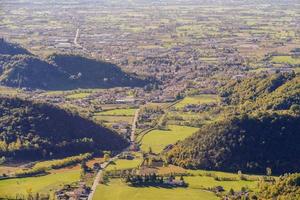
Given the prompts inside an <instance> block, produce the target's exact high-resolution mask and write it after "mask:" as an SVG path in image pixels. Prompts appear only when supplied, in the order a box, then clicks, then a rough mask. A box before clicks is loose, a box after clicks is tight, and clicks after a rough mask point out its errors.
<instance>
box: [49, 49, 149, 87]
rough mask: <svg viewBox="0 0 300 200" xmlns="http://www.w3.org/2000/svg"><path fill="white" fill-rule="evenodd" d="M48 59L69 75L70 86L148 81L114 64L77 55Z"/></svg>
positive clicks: (137, 83) (123, 84)
mask: <svg viewBox="0 0 300 200" xmlns="http://www.w3.org/2000/svg"><path fill="white" fill-rule="evenodd" d="M48 60H49V61H50V62H51V63H53V64H54V65H55V66H56V67H57V68H58V70H60V71H61V72H63V73H64V74H66V75H67V76H68V79H69V83H68V86H67V87H69V88H74V87H77V88H98V87H101V88H110V87H142V86H144V85H146V84H147V83H148V81H146V80H142V79H140V78H138V77H135V76H133V75H130V74H127V73H125V72H123V71H122V70H121V69H120V68H119V67H117V66H116V65H114V64H111V63H107V62H103V61H97V60H94V59H90V58H85V57H81V56H77V55H61V54H54V55H51V56H49V57H48Z"/></svg>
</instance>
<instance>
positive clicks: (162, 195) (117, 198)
mask: <svg viewBox="0 0 300 200" xmlns="http://www.w3.org/2000/svg"><path fill="white" fill-rule="evenodd" d="M98 199H101V200H124V199H130V200H157V199H159V200H170V199H172V200H182V199H189V200H218V198H217V197H216V196H215V195H214V194H213V193H212V192H208V191H204V190H199V189H196V188H195V189H194V188H190V187H189V188H171V189H168V188H159V187H140V188H138V187H130V186H128V185H126V184H125V183H123V182H122V181H121V180H120V179H112V180H110V182H109V183H108V184H106V185H103V184H101V185H99V186H98V188H97V190H96V193H95V196H94V200H98Z"/></svg>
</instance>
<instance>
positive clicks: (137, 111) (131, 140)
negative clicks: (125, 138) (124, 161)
mask: <svg viewBox="0 0 300 200" xmlns="http://www.w3.org/2000/svg"><path fill="white" fill-rule="evenodd" d="M139 111H140V109H137V110H136V111H135V115H134V118H133V121H132V126H131V134H130V143H131V144H134V140H135V131H136V122H137V120H138V117H139ZM128 150H129V149H128V148H126V149H124V150H123V151H122V152H121V153H123V152H125V151H128ZM121 153H119V154H118V155H116V156H115V157H113V158H111V159H109V161H107V162H105V163H102V164H101V170H99V171H98V173H97V175H96V177H95V180H94V183H93V186H92V187H91V193H90V194H89V197H88V200H93V197H94V194H95V192H96V189H97V186H98V185H99V181H100V179H101V175H102V173H103V170H104V169H105V168H106V167H107V166H108V165H109V163H110V162H113V161H115V160H117V159H118V156H119V155H120V154H121Z"/></svg>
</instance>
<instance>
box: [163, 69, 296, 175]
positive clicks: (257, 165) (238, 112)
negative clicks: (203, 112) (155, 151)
mask: <svg viewBox="0 0 300 200" xmlns="http://www.w3.org/2000/svg"><path fill="white" fill-rule="evenodd" d="M221 96H222V97H223V101H224V103H227V105H229V107H226V106H225V107H224V109H223V112H224V113H223V114H224V116H226V118H224V119H220V120H218V121H215V122H213V123H211V124H208V125H206V126H204V127H202V128H201V129H200V130H199V132H197V133H196V134H194V135H193V136H191V137H190V138H187V139H186V140H184V141H182V142H179V143H178V144H176V145H174V147H173V148H172V149H171V150H170V151H169V152H167V153H166V155H167V159H168V160H169V162H170V163H173V164H176V165H180V166H183V167H187V168H200V169H202V168H203V169H210V170H226V171H237V170H242V171H244V172H256V173H264V172H265V169H266V168H267V167H270V168H272V170H273V172H274V173H285V172H297V171H299V166H300V146H299V145H297V144H298V143H299V142H300V134H299V133H300V132H299V130H300V79H299V76H297V75H295V74H275V75H272V76H260V77H252V78H248V79H245V80H243V81H234V82H233V83H229V84H228V85H226V86H225V87H224V88H222V89H221Z"/></svg>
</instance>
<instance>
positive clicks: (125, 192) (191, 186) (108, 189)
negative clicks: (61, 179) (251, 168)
mask: <svg viewBox="0 0 300 200" xmlns="http://www.w3.org/2000/svg"><path fill="white" fill-rule="evenodd" d="M167 168H175V169H176V170H175V171H174V170H170V171H173V172H175V173H176V172H177V173H184V172H187V173H189V174H191V176H185V177H184V181H185V182H186V183H188V187H187V188H164V187H151V186H150V187H132V186H128V185H127V184H126V183H124V182H123V181H122V180H121V179H110V180H109V182H108V183H107V184H105V185H103V184H100V185H99V186H98V188H97V190H96V194H95V196H94V199H98V198H100V196H101V199H104V200H106V199H107V200H121V199H124V198H129V197H130V199H133V200H135V199H145V200H152V199H153V200H155V199H161V200H168V199H170V196H172V199H180V200H181V199H195V200H204V199H205V200H207V199H208V200H210V199H211V200H217V199H219V198H218V197H217V196H216V195H215V194H214V193H212V192H210V191H208V189H209V188H215V187H217V186H222V187H223V188H224V190H225V192H228V191H229V190H231V189H233V190H234V191H240V190H241V189H242V188H247V189H249V190H251V191H256V190H257V186H258V182H259V179H260V176H255V175H244V176H246V177H247V179H246V180H241V179H240V177H239V175H238V174H234V173H226V172H217V171H205V170H184V169H182V168H179V167H175V166H168V167H163V171H161V172H164V173H159V174H166V173H165V172H167V171H168V170H167ZM217 177H218V178H219V179H220V180H219V179H217ZM177 178H178V177H177ZM221 179H223V180H221ZM226 179H227V180H226ZM112 191H114V192H112Z"/></svg>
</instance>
